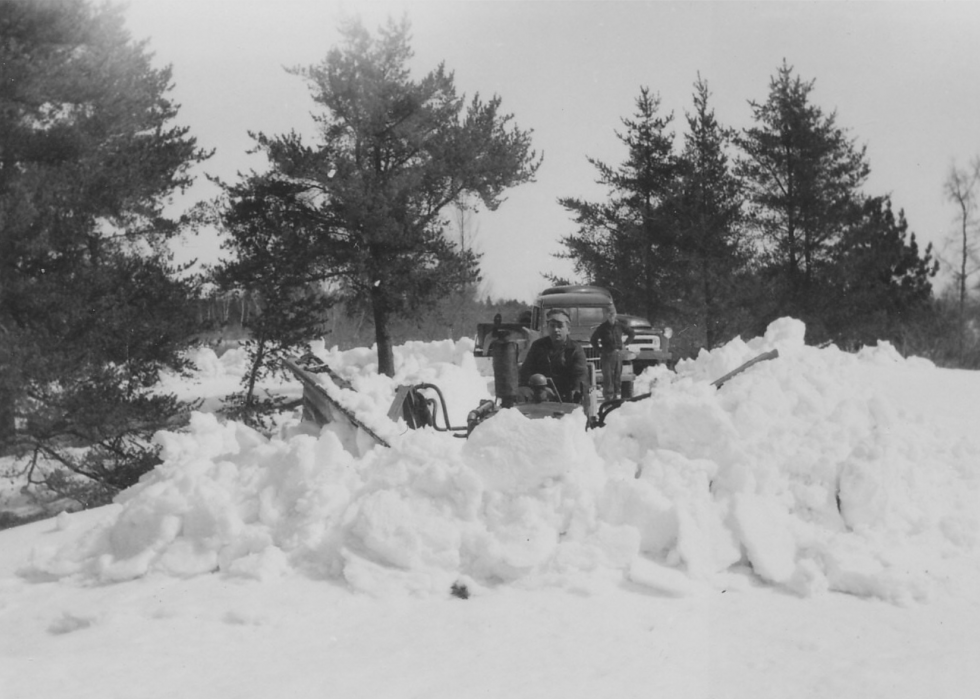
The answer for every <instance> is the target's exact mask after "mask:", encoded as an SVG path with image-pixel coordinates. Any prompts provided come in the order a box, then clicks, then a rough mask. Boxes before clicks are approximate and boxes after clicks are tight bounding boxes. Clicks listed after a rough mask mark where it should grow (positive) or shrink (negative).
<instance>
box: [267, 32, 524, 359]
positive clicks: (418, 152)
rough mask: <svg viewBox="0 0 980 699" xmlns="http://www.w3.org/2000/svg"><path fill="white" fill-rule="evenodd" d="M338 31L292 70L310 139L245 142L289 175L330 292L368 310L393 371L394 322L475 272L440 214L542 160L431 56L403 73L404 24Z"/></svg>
mask: <svg viewBox="0 0 980 699" xmlns="http://www.w3.org/2000/svg"><path fill="white" fill-rule="evenodd" d="M341 34H342V36H343V43H342V44H341V45H340V46H338V47H336V48H334V49H332V50H331V51H330V52H329V53H328V55H327V57H326V58H325V59H324V61H323V62H321V63H320V64H318V65H315V66H310V67H305V68H303V67H301V68H295V69H292V72H293V73H294V74H296V75H298V76H300V77H302V78H304V79H305V80H306V81H307V82H308V83H309V85H310V88H311V92H312V94H313V99H314V100H315V102H316V103H317V104H318V105H319V106H320V107H321V108H322V110H323V111H322V112H320V113H319V114H318V115H317V116H316V117H315V119H316V122H317V125H318V128H319V142H318V143H317V144H316V145H313V146H308V145H306V144H304V143H303V142H302V140H301V139H300V137H299V136H297V135H296V134H295V133H290V134H287V135H282V136H273V137H270V136H266V135H263V134H258V135H257V136H256V141H257V143H258V146H259V148H260V149H261V150H262V151H264V152H265V153H266V155H267V156H268V158H269V161H270V163H271V164H272V168H273V171H274V172H275V173H276V174H277V175H279V176H281V177H283V178H285V179H287V180H288V181H289V182H291V183H292V184H293V185H295V186H296V190H295V193H294V195H293V196H292V199H291V200H290V202H289V204H288V206H290V207H292V208H293V209H295V210H296V212H297V215H298V216H301V217H302V218H304V219H305V223H304V224H303V225H304V226H307V227H308V228H309V229H311V230H315V231H316V235H317V236H318V241H319V247H318V248H317V251H316V253H315V254H316V255H317V257H318V260H319V261H320V263H321V264H322V267H323V268H324V269H325V270H329V275H330V276H329V277H328V282H329V284H330V289H329V291H330V292H331V293H333V294H335V295H336V296H337V298H338V299H339V300H342V301H343V302H345V306H346V307H347V308H349V309H351V310H354V311H356V310H357V309H359V308H364V307H365V306H367V307H369V308H370V309H371V311H372V314H373V318H374V328H375V338H376V341H377V347H378V368H379V372H381V373H384V374H388V375H392V374H393V373H394V356H393V351H392V337H391V328H390V325H391V322H392V319H394V318H397V317H414V316H417V315H418V314H419V312H420V311H421V310H423V309H425V308H428V307H430V306H431V304H432V303H434V302H435V301H437V300H438V299H440V298H442V297H444V296H445V295H446V294H448V293H450V292H451V291H452V290H453V289H458V288H460V287H461V286H464V285H466V284H473V283H475V282H477V281H478V280H479V273H478V265H477V263H478V256H477V255H476V254H475V253H474V252H473V251H472V250H461V249H460V248H459V246H457V245H456V244H455V243H454V242H453V241H451V240H449V239H448V238H447V237H446V236H445V234H444V229H445V228H446V226H447V225H448V221H446V220H445V219H444V218H443V211H444V210H446V208H447V207H450V206H455V205H457V204H460V203H462V202H464V201H467V199H468V197H470V196H472V197H475V199H476V200H477V201H478V202H480V203H481V204H482V205H483V206H485V207H486V208H487V209H489V210H494V209H496V208H497V207H498V206H499V205H500V203H501V202H502V195H503V192H504V191H505V190H506V189H508V188H510V187H512V186H515V185H518V184H521V183H524V182H530V181H533V178H534V174H535V172H536V171H537V168H538V166H539V164H540V162H541V161H540V158H538V157H537V155H536V154H535V153H534V151H532V150H531V140H530V132H524V131H521V130H519V129H518V128H516V127H514V126H512V125H511V121H512V117H511V116H510V115H504V114H502V113H501V112H500V105H501V100H500V98H499V97H496V96H495V97H493V98H492V99H491V100H490V101H488V102H483V101H482V100H480V98H479V95H477V96H475V97H474V98H473V99H472V100H471V101H470V102H469V105H468V106H465V105H464V99H463V98H461V97H459V96H457V94H456V88H455V83H454V79H453V75H452V73H448V72H447V71H446V69H445V67H444V66H442V65H440V66H438V67H437V68H436V69H435V70H433V71H431V72H429V73H428V74H426V75H425V76H424V77H422V78H421V79H420V80H418V81H414V80H412V79H411V77H410V75H409V70H408V62H409V60H410V58H411V57H412V50H411V47H410V45H409V25H408V22H407V21H402V22H401V23H395V22H392V21H389V22H388V24H387V25H386V26H385V27H383V28H382V29H381V30H380V32H379V35H378V36H377V37H374V36H371V35H370V34H369V33H368V31H367V30H365V29H364V27H363V26H362V25H361V24H360V23H359V22H357V21H346V22H344V24H343V25H342V26H341ZM311 254H313V253H311Z"/></svg>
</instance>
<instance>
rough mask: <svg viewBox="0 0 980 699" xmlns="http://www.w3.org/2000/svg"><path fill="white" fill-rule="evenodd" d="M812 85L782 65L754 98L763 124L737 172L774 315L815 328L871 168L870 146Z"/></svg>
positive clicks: (750, 136) (745, 138)
mask: <svg viewBox="0 0 980 699" xmlns="http://www.w3.org/2000/svg"><path fill="white" fill-rule="evenodd" d="M813 84H814V83H813V81H811V82H804V81H803V80H801V79H800V78H799V77H797V76H794V75H793V69H792V67H790V66H788V65H787V64H786V62H785V61H784V62H783V65H782V67H781V68H780V69H779V71H778V73H777V75H776V76H775V77H773V78H772V79H771V81H770V85H769V97H768V99H767V100H766V102H764V103H761V104H760V103H757V102H750V103H749V104H750V106H751V108H752V113H753V118H754V120H755V122H756V126H753V127H751V128H748V129H746V130H745V131H744V133H743V135H742V137H741V138H740V139H739V145H740V147H741V148H742V150H743V151H744V158H743V159H742V160H741V161H740V163H739V167H738V174H739V176H740V177H741V178H742V179H743V180H744V181H745V184H746V186H747V188H748V199H749V203H750V216H751V222H752V224H753V227H754V230H755V231H756V233H757V236H758V240H759V243H760V244H761V245H762V246H763V250H764V263H765V266H766V271H767V275H768V284H769V286H770V288H771V289H774V290H775V291H774V293H773V295H772V296H771V299H772V302H773V304H772V308H771V309H770V311H769V313H768V314H767V315H768V316H769V319H772V318H774V317H778V316H780V315H786V314H791V315H795V316H797V317H800V318H802V319H803V320H804V321H807V322H808V325H809V326H810V327H811V328H816V327H817V326H818V325H819V323H820V321H819V316H820V304H821V296H822V293H823V292H824V290H825V288H826V283H825V280H826V277H827V275H826V268H827V265H828V264H831V263H832V262H833V252H834V250H835V246H836V244H837V243H838V242H839V241H840V236H841V234H842V232H843V231H844V229H845V228H846V227H847V226H848V225H851V224H852V223H853V217H854V215H855V214H856V212H857V211H859V209H860V200H861V196H860V192H859V190H860V188H861V186H862V185H863V183H864V182H865V180H866V179H867V176H868V173H869V166H868V164H867V162H866V159H865V148H864V147H860V148H859V147H857V146H856V145H855V143H854V141H853V140H852V139H850V138H849V137H848V135H847V133H846V132H845V131H844V130H843V129H841V128H839V127H838V126H837V124H836V114H835V113H831V114H829V115H826V114H824V112H823V110H821V109H820V108H819V107H818V106H816V105H815V104H813V102H812V100H811V93H812V92H813Z"/></svg>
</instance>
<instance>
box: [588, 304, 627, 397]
mask: <svg viewBox="0 0 980 699" xmlns="http://www.w3.org/2000/svg"><path fill="white" fill-rule="evenodd" d="M603 315H604V318H605V320H603V321H602V323H601V324H600V325H599V327H598V328H596V329H595V332H593V333H592V346H593V347H595V348H596V349H597V350H598V351H599V358H600V366H601V367H602V398H603V400H614V399H616V398H619V397H620V395H621V389H622V383H623V350H624V348H625V347H626V345H628V344H629V343H630V342H632V341H633V336H634V335H635V333H634V332H633V328H631V327H630V326H628V325H626V324H625V323H623V322H622V321H621V320H619V319H618V318H617V317H616V307H615V306H614V305H612V304H609V305H608V306H606V309H605V312H604V314H603ZM624 335H625V339H624Z"/></svg>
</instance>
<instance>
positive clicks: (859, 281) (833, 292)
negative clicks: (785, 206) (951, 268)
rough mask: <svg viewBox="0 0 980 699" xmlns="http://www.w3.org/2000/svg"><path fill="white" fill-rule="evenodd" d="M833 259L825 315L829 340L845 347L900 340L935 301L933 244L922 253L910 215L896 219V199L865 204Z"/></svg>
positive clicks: (865, 201)
mask: <svg viewBox="0 0 980 699" xmlns="http://www.w3.org/2000/svg"><path fill="white" fill-rule="evenodd" d="M833 258H834V265H833V268H832V269H833V275H832V277H831V279H830V282H829V283H828V284H827V293H828V297H827V303H826V304H825V309H826V310H825V312H824V315H823V317H824V320H825V323H826V326H827V335H828V338H830V339H833V340H835V341H836V342H837V343H838V344H840V345H842V346H847V347H851V346H861V345H866V344H874V343H875V342H876V341H877V340H893V341H894V340H896V339H897V338H899V337H901V336H902V334H903V332H904V327H905V326H906V325H908V324H909V321H911V320H913V319H914V318H915V317H916V315H917V314H918V313H919V312H921V311H923V310H925V309H928V307H929V304H930V302H931V301H932V283H931V281H930V280H931V279H932V278H933V277H935V275H936V272H937V271H938V269H939V263H938V262H937V261H936V260H934V259H933V257H932V244H929V245H927V246H926V249H925V252H924V254H920V252H919V246H918V243H917V242H916V240H915V234H914V233H911V234H909V232H908V223H907V222H906V220H905V213H904V212H903V211H899V212H898V216H897V217H896V216H895V214H894V213H893V212H892V203H891V199H890V197H887V196H883V197H869V198H867V199H865V200H864V201H863V202H862V204H861V210H860V213H859V218H858V221H857V223H855V224H854V225H852V226H850V227H848V228H847V230H846V231H845V233H844V234H843V235H842V236H841V239H840V241H839V242H838V243H837V245H836V246H835V249H834V251H833Z"/></svg>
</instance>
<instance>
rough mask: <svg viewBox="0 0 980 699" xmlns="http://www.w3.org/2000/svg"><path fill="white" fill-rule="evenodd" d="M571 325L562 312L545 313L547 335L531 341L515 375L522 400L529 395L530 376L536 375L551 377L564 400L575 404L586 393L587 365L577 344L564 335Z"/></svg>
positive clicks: (583, 354) (529, 396)
mask: <svg viewBox="0 0 980 699" xmlns="http://www.w3.org/2000/svg"><path fill="white" fill-rule="evenodd" d="M571 325H572V319H571V318H569V317H568V314H567V313H566V312H565V311H562V310H560V309H552V310H551V311H549V312H548V335H547V336H545V337H542V338H539V339H537V340H535V341H534V342H532V343H531V346H530V347H529V348H528V350H527V356H526V357H525V358H524V363H523V364H522V365H521V369H520V373H519V375H518V383H519V384H520V386H521V387H522V388H521V389H519V393H520V394H521V395H522V396H524V398H525V399H526V400H530V399H531V397H532V395H533V390H532V388H531V384H532V381H531V378H532V377H534V376H536V375H537V374H541V375H542V376H544V377H545V378H546V379H552V380H553V381H554V382H555V386H556V387H557V388H558V394H559V396H560V397H561V399H562V400H563V401H565V402H567V403H579V402H581V401H582V399H583V397H585V396H586V395H587V393H588V386H589V368H588V364H587V363H586V360H585V352H584V351H583V350H582V347H581V345H579V343H577V342H576V341H575V340H572V339H570V338H569V337H568V334H569V332H570V331H571Z"/></svg>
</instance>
